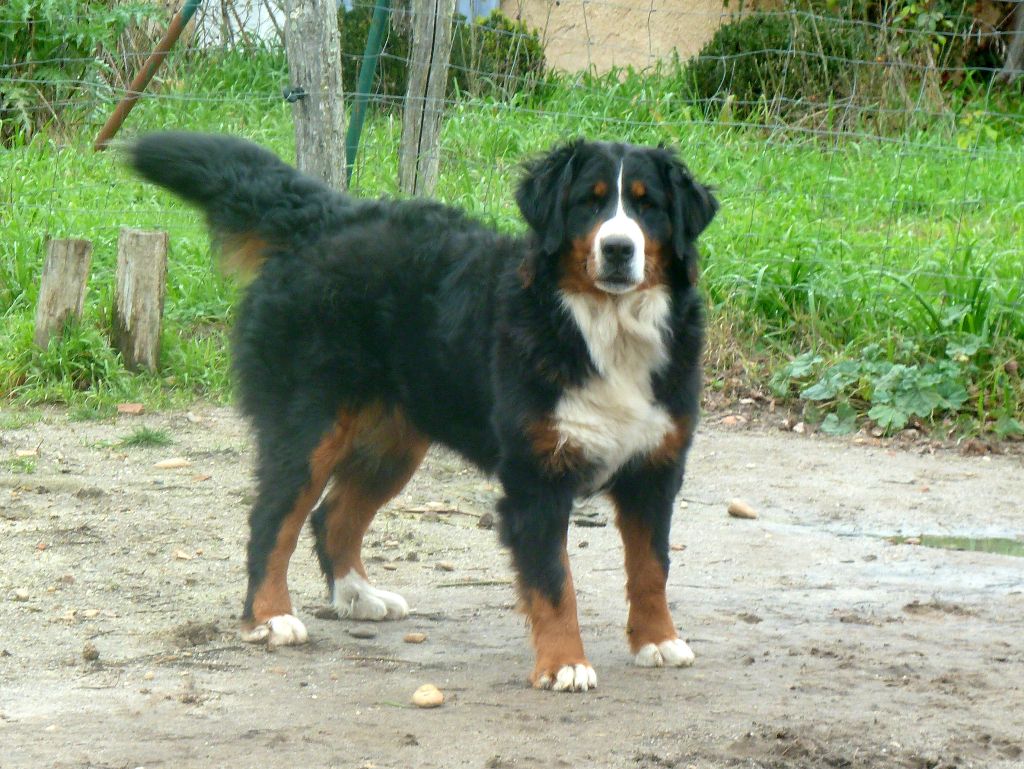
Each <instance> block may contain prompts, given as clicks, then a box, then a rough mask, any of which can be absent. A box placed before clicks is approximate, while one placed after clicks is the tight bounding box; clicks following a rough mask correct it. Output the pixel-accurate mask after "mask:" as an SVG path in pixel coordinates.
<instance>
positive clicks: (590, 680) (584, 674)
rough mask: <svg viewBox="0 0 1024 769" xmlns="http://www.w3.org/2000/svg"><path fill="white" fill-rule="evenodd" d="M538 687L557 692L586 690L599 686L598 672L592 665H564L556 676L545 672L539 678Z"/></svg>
mask: <svg viewBox="0 0 1024 769" xmlns="http://www.w3.org/2000/svg"><path fill="white" fill-rule="evenodd" d="M537 688H538V689H551V690H552V691H555V692H585V691H587V690H588V689H596V688H597V673H595V672H594V669H593V668H592V667H590V665H564V666H563V667H562V668H561V669H560V670H559V671H558V673H557V674H556V675H555V677H554V678H552V677H551V675H550V674H549V673H545V674H544V675H542V676H541V677H540V678H539V679H538V680H537Z"/></svg>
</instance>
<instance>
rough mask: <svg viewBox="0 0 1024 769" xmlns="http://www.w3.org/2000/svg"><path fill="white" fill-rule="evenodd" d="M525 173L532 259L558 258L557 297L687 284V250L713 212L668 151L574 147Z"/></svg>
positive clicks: (522, 206)
mask: <svg viewBox="0 0 1024 769" xmlns="http://www.w3.org/2000/svg"><path fill="white" fill-rule="evenodd" d="M525 170H526V173H525V176H524V178H523V180H522V182H521V183H520V185H519V189H518V190H517V193H516V202H517V203H518V204H519V210H520V211H521V212H522V214H523V217H524V218H525V219H526V222H527V223H528V224H529V225H530V227H531V228H532V229H533V231H534V233H535V234H536V242H537V248H538V253H535V254H534V257H533V258H534V259H546V258H552V257H554V258H556V259H557V260H558V265H559V270H560V273H559V283H560V285H562V287H563V288H566V289H569V290H574V291H586V292H601V293H606V294H622V293H626V292H629V291H632V290H634V289H637V288H641V287H647V286H651V285H657V284H663V283H666V282H668V281H669V280H670V275H679V276H682V278H681V279H683V280H685V281H687V282H688V283H691V284H692V283H693V282H695V280H696V272H697V249H696V245H695V241H696V239H697V236H698V235H700V233H701V232H703V230H704V228H705V227H707V226H708V224H709V223H710V222H711V220H712V218H713V217H714V215H715V212H716V211H717V210H718V202H717V201H716V200H715V198H714V196H713V195H712V194H711V191H710V190H709V189H708V188H706V187H704V186H703V185H701V184H700V183H698V182H697V181H696V180H695V179H694V178H693V177H692V176H691V175H690V172H689V171H688V170H687V168H686V166H685V165H683V163H682V162H681V161H680V160H679V159H678V158H677V157H676V155H675V153H674V152H672V151H671V150H668V149H664V148H660V147H659V148H649V147H638V146H634V145H629V144H609V143H604V142H584V141H575V142H573V143H571V144H566V145H564V146H561V147H557V148H555V149H554V150H552V151H551V152H549V153H548V154H547V155H544V156H542V157H540V158H537V159H535V160H533V161H530V162H528V163H527V164H526V167H525ZM536 266H537V265H535V264H529V265H527V266H526V272H527V275H528V276H532V275H533V271H534V269H535V268H536Z"/></svg>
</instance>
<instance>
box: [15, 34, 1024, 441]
mask: <svg viewBox="0 0 1024 769" xmlns="http://www.w3.org/2000/svg"><path fill="white" fill-rule="evenodd" d="M285 80H286V77H285V76H284V68H283V61H282V59H281V57H280V56H277V55H266V54H260V55H252V54H250V55H242V54H234V55H231V56H229V57H228V58H227V59H222V60H216V61H206V62H201V63H200V62H196V61H192V62H178V63H176V64H175V66H174V67H173V68H172V69H171V70H169V76H168V78H167V80H166V81H165V82H164V83H163V85H162V88H161V89H160V91H159V92H158V96H157V98H153V99H147V100H145V101H144V102H143V103H142V104H140V105H139V107H138V108H137V109H136V111H135V112H134V113H133V114H132V116H131V119H130V120H129V123H128V126H127V130H126V133H137V132H142V131H146V130H155V129H160V128H172V127H173V128H182V129H192V130H208V131H225V132H231V133H235V134H239V135H242V136H246V137H248V138H251V139H253V140H255V141H258V142H260V143H262V144H265V145H266V146H268V147H270V148H272V149H274V150H276V151H277V152H279V153H280V154H281V155H282V156H284V157H285V158H289V159H290V158H291V157H292V154H293V146H292V141H293V137H292V126H291V117H290V111H289V110H290V108H289V107H288V105H287V104H285V103H284V102H283V101H282V100H281V99H280V95H279V94H280V86H281V84H282V83H283V82H285ZM980 98H982V97H979V99H980ZM986 98H988V101H984V102H979V101H974V102H971V103H969V104H966V103H965V105H964V108H963V110H962V113H961V114H958V115H957V114H954V115H951V116H950V117H949V119H948V120H945V121H942V123H941V125H939V124H936V126H935V127H934V128H933V129H932V130H928V129H926V128H925V129H922V130H920V131H918V132H915V133H914V134H913V135H903V136H883V137H879V136H875V135H868V134H866V133H865V134H864V135H858V134H856V133H854V134H845V135H843V136H840V137H835V136H833V137H828V136H824V137H823V136H821V135H820V134H816V133H813V132H807V131H803V130H801V129H800V128H799V127H784V126H771V127H765V126H751V125H747V126H740V125H736V124H735V123H731V122H728V121H727V120H726V121H721V120H714V121H711V120H707V119H706V118H705V117H704V115H703V114H702V113H701V112H700V110H699V109H698V108H697V107H695V106H694V105H693V102H692V101H691V100H689V99H687V98H686V81H685V78H684V77H682V76H680V75H679V73H678V72H675V71H669V70H666V71H664V72H662V73H660V74H655V75H650V76H646V77H642V76H639V75H625V76H623V75H622V73H618V74H616V75H612V76H609V77H605V78H600V79H598V78H576V79H569V78H565V77H563V78H557V79H553V80H551V81H550V82H548V83H546V84H544V85H543V87H541V88H540V89H538V90H537V91H536V92H535V93H534V94H533V95H531V96H530V97H529V98H522V99H519V100H513V101H512V102H511V103H508V102H488V101H472V100H470V101H460V102H457V103H454V104H453V105H452V106H451V109H450V111H449V114H448V118H447V122H446V125H445V128H444V138H443V159H442V168H441V174H442V175H441V182H440V185H439V189H438V196H439V197H441V198H442V199H444V200H446V201H448V202H451V203H454V204H457V205H460V206H463V207H466V208H468V209H469V210H470V211H472V212H473V213H475V214H477V215H479V216H481V217H483V218H484V219H486V220H488V221H490V222H492V223H494V224H495V225H496V226H498V227H501V228H503V229H507V230H516V229H519V228H521V226H522V225H521V223H520V220H519V218H518V215H517V213H516V211H515V207H514V205H513V202H512V195H511V190H512V186H513V184H514V182H515V179H516V166H517V164H518V163H519V161H520V160H521V159H522V158H523V157H524V156H526V155H528V154H530V153H533V152H536V151H539V150H541V149H543V148H545V147H547V146H549V145H550V144H552V143H553V142H557V141H562V140H565V139H567V138H569V137H572V136H576V135H585V136H588V137H590V138H604V139H621V140H629V141H636V142H649V143H656V142H667V143H670V144H674V145H676V146H678V147H679V148H680V150H681V154H682V155H683V157H684V158H685V159H686V160H687V162H688V164H689V165H690V166H691V167H692V169H693V170H694V172H695V173H696V174H697V175H698V176H699V177H700V178H701V179H703V180H706V181H708V182H711V183H713V184H714V185H716V186H717V188H718V194H719V197H720V199H721V201H722V211H721V214H720V216H719V218H718V220H716V222H715V223H714V224H713V225H712V227H711V228H710V229H709V230H708V231H707V233H706V234H705V236H704V240H703V254H704V262H703V277H702V285H703V288H704V290H705V292H706V295H707V297H708V302H709V306H710V314H711V318H712V323H714V324H715V325H716V328H717V331H718V332H717V333H716V334H715V335H714V338H715V339H716V340H717V341H716V346H717V347H716V349H714V350H712V351H710V352H711V355H710V358H711V359H712V360H716V361H719V360H722V359H723V355H722V352H723V350H722V349H721V348H722V347H723V346H725V345H727V346H728V347H729V350H728V353H729V355H728V357H729V359H730V360H731V361H733V363H734V365H737V366H740V367H741V368H742V369H743V370H742V371H741V372H739V373H740V375H741V376H742V377H743V378H744V379H746V380H747V381H750V382H752V383H754V384H755V386H756V385H757V383H758V382H760V383H761V386H762V387H763V389H764V390H765V391H768V390H769V389H770V388H771V389H773V390H774V391H775V393H776V394H777V395H779V396H786V397H794V396H799V395H800V394H801V393H802V394H803V396H804V398H805V399H806V401H807V403H808V404H809V405H810V406H812V407H813V408H811V411H812V412H813V413H811V414H810V416H819V417H821V418H825V417H826V416H827V415H829V414H831V416H828V422H827V427H828V429H833V430H836V431H844V430H847V429H850V428H851V427H852V426H854V425H855V424H863V422H864V420H865V419H868V418H870V419H871V420H873V421H874V422H876V423H878V424H880V425H882V426H884V427H887V428H888V429H891V430H895V429H898V428H899V427H901V426H902V424H904V423H906V422H907V420H917V419H924V420H925V421H927V420H928V419H929V418H932V419H935V418H938V419H947V418H948V419H949V420H951V421H955V422H958V423H959V427H960V429H961V430H963V431H965V432H976V431H985V430H995V431H998V432H1001V433H1013V432H1014V431H1015V429H1016V426H1017V422H1015V420H1017V421H1024V416H1022V409H1024V389H1022V384H1021V378H1020V373H1019V370H1018V368H1017V361H1020V360H1022V359H1024V283H1022V279H1021V263H1022V256H1024V238H1022V236H1021V233H1022V232H1024V174H1022V173H1021V169H1022V168H1024V137H1022V134H1021V132H1020V130H1019V126H1020V125H1021V124H1022V122H1024V112H1022V109H1021V104H1020V100H1019V99H1016V100H1015V99H1012V98H1010V97H1001V96H998V95H996V96H990V97H986ZM109 107H110V105H109V104H106V105H104V106H102V107H98V108H96V109H95V110H94V113H95V114H94V115H92V116H90V117H89V119H88V121H87V126H86V127H85V128H83V129H82V131H81V132H80V133H78V134H76V135H72V136H68V137H63V138H62V139H61V140H60V141H55V140H53V139H52V138H46V137H44V136H40V137H37V138H36V139H34V140H33V141H32V142H30V143H29V144H27V145H25V144H22V145H16V146H14V147H13V148H11V149H8V150H0V318H2V324H0V395H2V396H3V397H5V398H8V399H13V400H15V401H17V402H21V403H39V402H54V401H56V402H66V403H69V404H71V405H72V406H73V407H74V408H75V409H77V410H78V411H79V412H80V413H82V414H83V415H89V414H103V413H107V412H108V411H109V410H110V409H111V408H112V407H113V404H114V403H116V402H118V401H121V400H136V399H139V400H144V401H147V402H149V403H151V404H152V405H154V406H156V405H166V404H172V403H178V404H180V403H184V402H187V401H189V400H191V399H194V398H196V397H203V398H212V399H225V398H227V397H229V389H230V388H229V380H228V375H227V350H226V340H227V328H228V327H229V325H230V322H231V312H232V307H233V306H234V302H235V299H236V297H237V289H236V288H235V287H234V285H233V284H232V283H231V281H230V280H227V279H224V278H221V277H220V276H218V275H217V273H216V271H215V270H214V269H213V267H212V266H211V260H210V256H209V246H208V243H207V239H206V235H205V232H204V230H203V228H202V225H201V222H200V220H199V218H198V217H197V216H196V215H195V214H194V213H192V212H191V211H189V210H188V209H186V208H185V207H183V206H181V205H179V204H178V203H177V202H176V201H174V200H173V199H171V198H170V197H168V196H166V195H163V194H161V193H158V192H156V191H155V190H154V189H152V188H149V187H145V186H143V185H141V184H139V183H138V182H137V181H136V180H134V179H133V178H132V177H131V176H130V175H129V174H127V173H126V172H125V171H124V169H122V168H121V167H120V166H119V165H118V163H117V161H116V157H115V155H114V154H113V153H105V154H100V155H96V154H94V153H93V152H92V151H91V149H89V144H90V139H91V137H92V134H93V132H94V129H95V127H96V124H97V123H98V122H100V121H102V119H103V117H104V114H105V111H106V110H108V109H109ZM726 117H727V116H726ZM979 121H980V122H979ZM1008 126H1009V127H1013V126H1017V128H1018V130H1016V131H1014V130H1009V128H1008ZM400 130H401V127H400V118H399V116H398V115H397V114H394V113H389V112H386V111H380V112H376V113H373V114H372V115H371V118H370V120H369V121H368V123H367V128H366V132H365V134H364V140H363V146H362V150H361V157H360V161H359V164H358V169H357V173H356V176H355V179H354V189H355V191H356V192H357V193H359V194H366V195H378V194H392V193H394V191H395V186H396V185H395V176H396V167H397V145H398V138H399V134H400ZM122 226H132V227H159V228H162V229H166V230H168V231H169V232H170V233H171V259H170V268H169V285H168V295H167V301H166V309H165V316H166V323H165V332H164V340H163V341H164V344H163V355H162V371H161V374H160V376H158V377H151V376H135V375H130V374H128V373H127V372H125V371H124V369H123V366H122V365H121V362H120V360H119V359H118V357H117V356H116V355H114V354H113V353H111V352H110V350H109V348H108V347H107V344H106V341H105V339H106V329H107V326H108V325H109V309H108V308H109V306H110V297H111V290H112V281H113V270H114V265H115V262H116V254H115V248H116V240H117V233H118V230H119V228H120V227H122ZM48 237H86V238H90V239H92V241H93V244H94V249H95V250H94V255H93V272H92V277H91V279H90V285H89V294H88V297H87V301H86V312H85V317H84V319H83V322H82V323H81V324H80V325H79V326H78V327H77V328H75V329H72V330H71V331H70V332H69V333H68V334H67V336H66V337H65V339H64V341H62V342H61V343H59V344H53V345H51V347H50V349H48V350H47V351H38V350H36V349H34V348H33V346H32V343H31V337H32V320H33V311H34V306H35V300H36V292H37V283H38V277H39V273H40V270H41V268H42V262H43V255H44V244H45V240H46V238H48ZM727 373H728V376H730V377H735V376H736V374H737V372H736V371H731V372H724V371H721V370H711V371H709V379H710V382H711V386H712V387H716V386H722V380H723V378H724V377H725V376H726V374H727ZM868 414H870V417H868V416H867V415H868Z"/></svg>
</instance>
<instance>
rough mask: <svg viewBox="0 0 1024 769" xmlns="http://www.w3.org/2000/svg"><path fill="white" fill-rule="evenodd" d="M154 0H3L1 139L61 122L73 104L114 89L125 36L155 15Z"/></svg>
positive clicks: (27, 134) (0, 8)
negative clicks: (113, 64) (114, 65)
mask: <svg viewBox="0 0 1024 769" xmlns="http://www.w3.org/2000/svg"><path fill="white" fill-rule="evenodd" d="M155 13H156V8H155V7H154V6H153V5H152V4H150V3H142V2H139V3H117V2H114V0H4V2H2V3H0V143H2V144H5V145H10V143H11V142H12V141H14V139H15V138H16V137H19V136H20V137H22V138H28V137H30V136H31V135H32V134H34V133H35V132H37V131H38V130H40V129H41V128H42V127H43V126H45V125H47V124H49V123H52V122H56V123H58V124H60V125H61V126H64V125H65V124H66V123H67V122H68V118H69V115H75V114H76V113H75V111H74V110H70V109H69V108H70V107H72V106H77V105H81V104H83V103H87V102H88V101H90V99H88V98H83V94H85V95H86V96H90V97H91V96H92V95H93V93H94V92H95V90H96V89H109V87H110V80H109V77H108V75H109V72H110V64H109V61H110V59H109V57H108V56H107V55H106V54H108V53H110V52H112V51H116V49H117V45H118V40H119V38H120V36H121V35H122V34H123V33H124V32H125V30H126V29H128V28H129V27H130V26H132V25H136V24H139V23H141V22H142V21H143V20H144V19H146V18H149V17H151V16H153V15H154V14H155Z"/></svg>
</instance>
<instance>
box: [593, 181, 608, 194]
mask: <svg viewBox="0 0 1024 769" xmlns="http://www.w3.org/2000/svg"><path fill="white" fill-rule="evenodd" d="M607 194H608V182H606V181H600V182H598V183H597V184H595V185H594V195H595V196H596V197H599V198H603V197H604V196H605V195H607Z"/></svg>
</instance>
